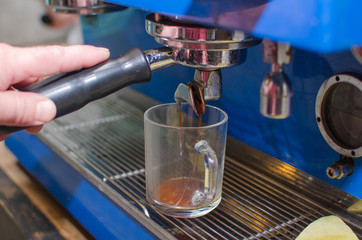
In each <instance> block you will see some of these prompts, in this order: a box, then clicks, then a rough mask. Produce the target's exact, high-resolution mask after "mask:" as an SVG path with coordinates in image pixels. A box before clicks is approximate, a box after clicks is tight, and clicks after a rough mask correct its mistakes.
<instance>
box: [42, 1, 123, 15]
mask: <svg viewBox="0 0 362 240" xmlns="http://www.w3.org/2000/svg"><path fill="white" fill-rule="evenodd" d="M45 4H46V5H47V6H49V7H52V10H53V11H54V12H58V13H74V14H81V15H96V14H102V13H107V12H114V11H120V10H124V9H125V8H126V7H123V6H119V5H116V4H111V3H105V2H103V1H101V0H72V1H69V0H45Z"/></svg>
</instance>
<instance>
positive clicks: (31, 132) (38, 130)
mask: <svg viewBox="0 0 362 240" xmlns="http://www.w3.org/2000/svg"><path fill="white" fill-rule="evenodd" d="M42 128H43V125H39V126H35V127H30V128H27V129H25V131H26V132H27V133H30V134H35V133H38V132H40V130H41V129H42Z"/></svg>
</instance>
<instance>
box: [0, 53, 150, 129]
mask: <svg viewBox="0 0 362 240" xmlns="http://www.w3.org/2000/svg"><path fill="white" fill-rule="evenodd" d="M150 80H151V69H150V65H149V63H148V60H147V58H146V56H145V54H144V52H143V51H142V50H141V49H140V48H138V47H134V48H132V49H131V50H130V51H128V52H127V53H125V54H124V55H122V56H120V57H117V58H114V59H109V60H106V61H104V62H102V63H99V64H97V65H95V66H93V67H91V68H85V69H81V70H77V71H74V72H69V73H63V74H58V75H55V76H53V77H50V78H47V79H46V80H44V81H42V82H39V83H36V84H33V85H30V86H28V87H26V88H23V89H21V91H28V92H35V93H39V94H41V95H43V96H45V97H47V98H50V99H51V100H52V101H53V102H54V103H55V106H56V108H57V113H56V116H55V118H58V117H61V116H64V115H66V114H68V113H71V112H74V111H76V110H78V109H80V108H82V107H84V106H85V105H86V104H88V103H90V102H92V101H94V100H97V99H100V98H103V97H105V96H108V95H109V94H111V93H113V92H116V91H118V90H120V89H122V88H124V87H126V86H128V85H131V84H135V83H144V82H148V81H150ZM25 128H27V127H25V126H24V127H14V126H0V134H8V133H12V132H15V131H19V130H22V129H25Z"/></svg>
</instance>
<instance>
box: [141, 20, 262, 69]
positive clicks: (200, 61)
mask: <svg viewBox="0 0 362 240" xmlns="http://www.w3.org/2000/svg"><path fill="white" fill-rule="evenodd" d="M146 31H147V33H148V34H150V35H151V36H153V37H155V40H156V42H158V43H160V44H162V45H165V46H167V47H170V48H172V49H173V51H174V60H175V61H177V62H178V63H179V64H182V65H185V66H189V67H194V68H202V69H218V68H224V67H230V66H233V65H236V64H238V63H240V62H241V59H242V56H241V55H242V53H241V49H244V48H248V47H252V46H255V45H257V44H259V43H260V42H261V40H259V39H256V38H253V37H251V36H250V35H247V34H245V33H243V32H241V31H230V30H225V29H218V28H213V27H206V26H202V25H198V24H194V23H190V22H186V21H182V20H177V19H174V18H170V17H166V16H161V15H158V14H150V15H148V16H147V17H146Z"/></svg>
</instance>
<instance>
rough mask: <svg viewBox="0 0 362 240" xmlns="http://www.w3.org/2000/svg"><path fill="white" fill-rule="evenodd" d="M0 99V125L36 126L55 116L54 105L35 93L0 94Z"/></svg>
mask: <svg viewBox="0 0 362 240" xmlns="http://www.w3.org/2000/svg"><path fill="white" fill-rule="evenodd" d="M0 99H1V101H0V109H1V111H0V125H6V126H37V125H42V124H44V123H46V122H49V121H50V120H52V119H53V118H54V117H55V115H56V107H55V104H54V103H53V102H52V101H51V100H50V99H48V98H45V97H43V96H41V95H39V94H36V93H31V92H17V91H6V92H0Z"/></svg>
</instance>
